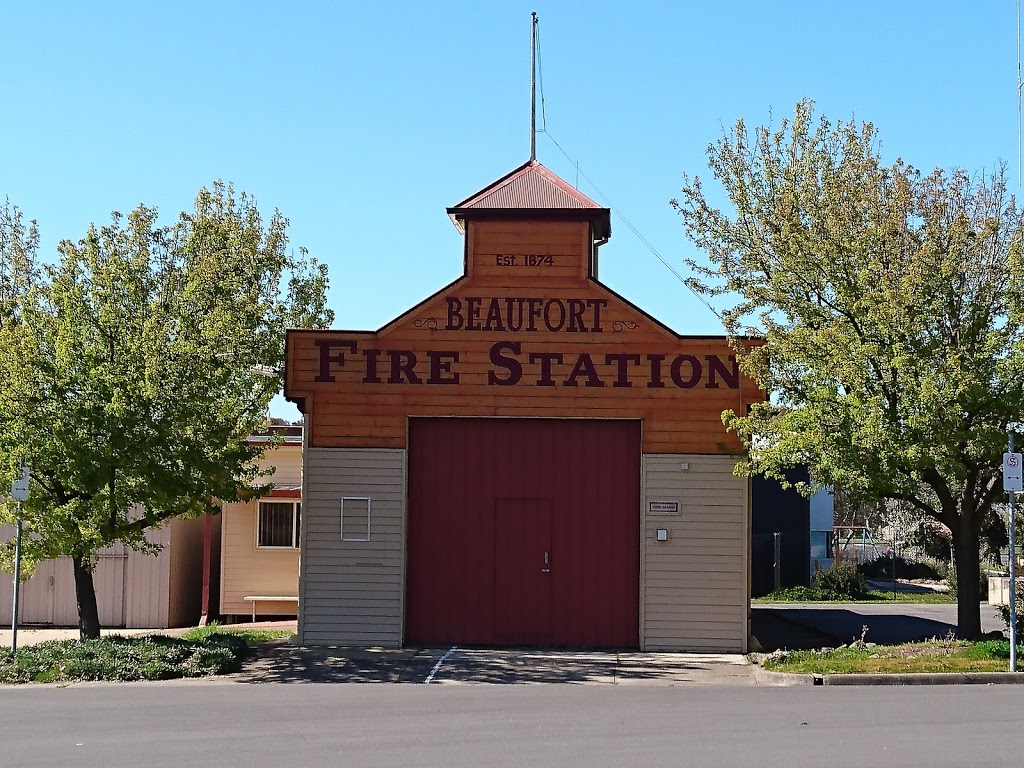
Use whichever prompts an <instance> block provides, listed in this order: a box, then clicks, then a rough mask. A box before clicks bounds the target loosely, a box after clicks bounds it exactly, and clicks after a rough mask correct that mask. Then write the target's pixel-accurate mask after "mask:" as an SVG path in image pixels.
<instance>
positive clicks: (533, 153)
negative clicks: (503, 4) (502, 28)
mask: <svg viewBox="0 0 1024 768" xmlns="http://www.w3.org/2000/svg"><path fill="white" fill-rule="evenodd" d="M536 159H537V12H536V11H533V12H532V13H531V14H530V162H533V161H535V160H536Z"/></svg>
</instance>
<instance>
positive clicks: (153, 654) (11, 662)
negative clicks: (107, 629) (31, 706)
mask: <svg viewBox="0 0 1024 768" xmlns="http://www.w3.org/2000/svg"><path fill="white" fill-rule="evenodd" d="M246 649H247V645H246V643H245V641H244V640H243V639H241V638H238V637H234V636H231V635H213V636H211V637H209V638H206V639H203V640H201V641H191V640H185V639H183V638H171V637H164V636H162V635H152V636H148V637H147V636H139V637H121V636H118V635H110V636H108V637H102V638H100V639H99V640H84V641H78V640H50V641H48V642H45V643H39V644H38V645H29V646H25V647H22V648H19V649H18V653H17V655H15V654H13V653H12V652H11V650H10V649H9V648H5V649H2V650H0V683H28V682H55V681H71V680H118V681H128V680H167V679H170V678H176V677H203V676H206V675H219V674H223V673H225V672H232V671H235V670H237V669H238V667H239V665H240V662H241V659H242V658H243V657H244V655H245V653H246Z"/></svg>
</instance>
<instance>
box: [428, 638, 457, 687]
mask: <svg viewBox="0 0 1024 768" xmlns="http://www.w3.org/2000/svg"><path fill="white" fill-rule="evenodd" d="M458 648H459V646H457V645H453V646H452V647H451V648H449V649H448V651H447V652H446V653H445V655H444V656H442V657H441V658H440V659H438V660H437V664H435V665H434V668H433V669H432V670H430V674H429V675H427V679H426V680H424V681H423V684H424V685H426V684H427V683H429V682H430V681H431V680H433V679H434V675H436V674H437V670H439V669H440V668H441V665H442V664H444V663H445V662H446V661H447V660H448V657H449V656H451V655H452V654H453V653H455V651H457V650H458Z"/></svg>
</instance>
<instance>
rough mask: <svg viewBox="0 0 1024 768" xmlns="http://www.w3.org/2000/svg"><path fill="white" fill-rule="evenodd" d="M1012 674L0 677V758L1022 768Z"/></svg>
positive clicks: (101, 762) (153, 764) (130, 762)
mask: <svg viewBox="0 0 1024 768" xmlns="http://www.w3.org/2000/svg"><path fill="white" fill-rule="evenodd" d="M1022 706H1024V689H1022V688H1021V687H1020V686H992V687H982V686H961V687H957V686H949V687H918V686H911V687H905V688H827V687H825V688H822V687H804V688H739V687H730V686H718V687H698V686H681V687H675V688H658V687H643V688H637V687H627V686H617V687H613V686H598V685H582V686H569V685H544V686H537V685H527V686H508V685H504V686H495V685H449V686H432V685H431V686H427V685H418V686H417V685H405V686H403V685H329V684H304V685H288V684H275V685H244V684H239V683H227V682H219V681H208V682H188V683H160V684H131V685H109V684H107V685H78V686H73V687H70V688H53V687H33V686H25V687H21V688H6V689H0V723H2V724H3V725H2V727H3V734H2V736H0V765H3V766H11V767H12V768H14V767H15V766H16V767H17V768H36V767H39V766H68V765H73V766H75V767H76V768H118V767H120V766H131V767H132V768H136V766H147V768H162V767H164V766H168V767H169V766H174V768H181V766H190V765H199V764H212V765H221V766H235V765H237V766H246V768H263V767H264V766H266V768H271V767H272V768H282V767H283V768H290V767H291V766H302V768H316V767H317V766H346V768H347V767H349V766H467V767H468V766H472V767H473V768H478V767H479V766H512V765H516V766H519V765H522V766H588V768H589V767H591V766H593V767H595V768H597V767H600V766H614V767H615V768H621V766H632V765H651V766H654V765H685V766H688V765H692V766H708V767H711V768H714V767H716V766H722V767H723V768H726V767H727V768H735V767H736V766H757V768H771V767H772V766H785V767H786V768H795V767H797V766H813V767H814V768H830V767H832V766H851V768H853V767H856V768H863V767H864V766H901V767H903V768H906V767H908V766H922V767H923V766H928V768H941V767H942V766H951V767H952V766H956V767H957V768H961V767H962V766H965V765H985V764H996V763H997V761H998V763H999V764H1002V765H1018V764H1019V762H1020V755H1021V754H1022V752H1024V733H1022V729H1021V727H1020V724H1021V719H1022V716H1021V708H1022Z"/></svg>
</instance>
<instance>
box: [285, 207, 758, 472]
mask: <svg viewBox="0 0 1024 768" xmlns="http://www.w3.org/2000/svg"><path fill="white" fill-rule="evenodd" d="M591 251H592V246H591V245H590V226H589V225H588V223H586V222H574V221H568V222H564V221H544V220H536V221H529V222H523V221H517V222H507V221H480V222H470V223H469V225H468V231H467V256H466V275H465V276H464V277H463V278H462V279H460V280H458V281H456V282H455V283H453V284H451V285H450V286H448V287H447V288H445V289H443V290H442V291H440V292H439V293H437V294H435V295H434V296H432V297H430V298H429V299H427V300H426V301H424V302H423V303H421V304H420V305H419V306H417V307H415V308H414V309H412V310H410V311H409V312H407V313H406V314H404V315H402V316H401V317H400V318H398V319H397V320H395V321H393V322H391V323H390V324H388V325H387V326H385V327H384V328H382V329H380V330H379V331H377V332H375V333H373V332H346V331H290V332H289V334H288V363H287V370H288V374H287V384H286V390H285V391H286V394H287V395H288V397H289V398H291V399H293V400H298V401H301V402H302V403H303V404H304V410H305V413H306V414H307V416H308V417H309V424H310V429H311V433H310V444H311V445H313V446H315V447H323V448H327V447H332V448H341V447H375V448H404V447H405V446H406V432H407V425H406V419H407V417H409V416H448V415H452V414H458V415H460V416H506V417H554V418H564V417H566V416H571V417H572V418H612V419H628V418H640V419H643V420H644V431H643V450H644V452H650V453H738V452H739V444H738V442H737V441H736V439H735V437H733V436H731V435H729V434H727V433H726V432H725V430H724V429H723V427H722V419H721V414H722V411H724V410H726V409H734V410H736V411H738V412H742V411H743V410H744V409H745V408H746V405H747V404H748V403H750V402H751V401H753V400H757V399H760V398H761V393H760V392H759V390H758V389H757V387H756V385H755V384H754V383H753V382H751V381H750V380H748V379H747V378H746V377H744V376H742V375H741V374H740V373H739V371H738V368H737V366H736V358H735V354H734V352H733V350H732V349H731V348H730V347H729V345H728V343H727V341H726V340H725V339H724V338H722V337H700V336H679V335H677V334H676V333H674V332H672V331H671V330H670V329H668V328H667V327H665V326H664V325H662V324H660V323H659V322H657V321H656V320H654V319H653V318H651V317H649V316H648V315H646V314H645V313H643V312H642V311H641V310H639V309H637V308H636V307H634V306H633V305H632V304H630V303H629V302H628V301H626V300H625V299H623V298H622V297H621V296H619V295H618V294H616V293H614V292H613V291H611V290H610V289H609V288H607V287H606V286H604V285H602V284H601V283H600V282H598V280H597V279H596V278H595V277H593V276H592V274H591V269H592V254H591ZM548 258H550V259H551V261H550V262H547V261H546V259H548ZM539 259H544V260H545V261H544V263H543V264H532V263H531V260H532V261H537V260H539ZM503 264H504V266H503Z"/></svg>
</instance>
